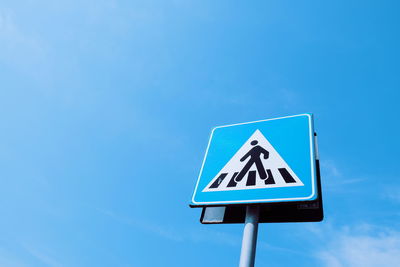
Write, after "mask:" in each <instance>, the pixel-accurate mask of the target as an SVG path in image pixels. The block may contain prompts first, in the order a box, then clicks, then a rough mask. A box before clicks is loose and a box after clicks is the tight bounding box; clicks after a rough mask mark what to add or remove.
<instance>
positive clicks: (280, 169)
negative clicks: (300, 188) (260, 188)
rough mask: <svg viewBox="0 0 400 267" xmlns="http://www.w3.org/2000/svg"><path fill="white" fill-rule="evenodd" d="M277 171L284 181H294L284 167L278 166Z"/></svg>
mask: <svg viewBox="0 0 400 267" xmlns="http://www.w3.org/2000/svg"><path fill="white" fill-rule="evenodd" d="M278 170H279V172H280V173H281V175H282V177H283V180H285V182H286V183H295V182H296V180H295V179H294V178H293V177H292V175H291V174H290V173H289V172H288V170H286V168H279V169H278Z"/></svg>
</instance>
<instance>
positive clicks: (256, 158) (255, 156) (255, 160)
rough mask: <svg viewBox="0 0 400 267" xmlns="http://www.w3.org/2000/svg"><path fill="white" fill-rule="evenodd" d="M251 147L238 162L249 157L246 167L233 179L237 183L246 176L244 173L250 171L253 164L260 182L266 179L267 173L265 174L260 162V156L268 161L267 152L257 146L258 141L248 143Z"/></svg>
mask: <svg viewBox="0 0 400 267" xmlns="http://www.w3.org/2000/svg"><path fill="white" fill-rule="evenodd" d="M250 144H251V145H252V146H253V147H252V148H251V149H250V151H249V152H247V153H246V154H245V155H244V156H243V157H242V158H241V159H240V161H242V162H243V161H245V160H246V159H247V158H248V157H250V159H249V161H248V162H247V163H246V165H245V166H244V167H243V169H242V170H241V171H240V173H239V174H238V175H237V176H236V177H235V182H236V183H238V182H240V181H241V180H242V179H243V177H244V176H245V175H246V173H247V172H248V171H249V170H250V168H251V166H253V164H255V165H256V168H257V171H258V175H259V176H260V178H261V179H262V180H264V179H266V178H267V173H266V172H265V169H264V166H263V164H262V162H261V154H263V155H264V159H268V157H269V152H268V151H267V150H265V149H264V148H263V147H261V146H259V145H257V144H258V141H257V140H253V141H251V143H250Z"/></svg>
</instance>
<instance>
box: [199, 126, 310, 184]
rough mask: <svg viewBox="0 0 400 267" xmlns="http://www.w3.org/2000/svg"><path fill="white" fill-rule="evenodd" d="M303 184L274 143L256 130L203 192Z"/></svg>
mask: <svg viewBox="0 0 400 267" xmlns="http://www.w3.org/2000/svg"><path fill="white" fill-rule="evenodd" d="M303 185H304V184H303V183H302V182H301V180H300V179H299V178H298V177H297V175H296V174H295V173H294V171H293V170H292V169H291V168H290V167H289V165H288V164H287V163H286V162H285V161H284V160H283V158H282V157H281V156H280V154H279V153H278V152H277V151H276V150H275V148H274V147H273V146H272V144H271V143H270V142H269V141H268V140H267V139H266V138H265V136H264V135H263V134H262V133H261V132H260V131H259V130H256V131H255V132H254V133H253V134H252V135H251V136H250V138H249V139H248V140H247V141H246V142H245V143H244V144H243V145H242V147H241V148H240V149H239V150H238V151H237V152H236V153H235V154H234V155H233V156H232V158H231V159H230V160H229V161H228V162H227V163H226V165H225V166H224V167H223V168H222V169H221V170H220V171H219V172H218V174H217V175H215V176H214V178H213V179H212V180H211V181H210V182H209V183H208V185H207V186H206V187H205V188H204V189H203V192H209V191H230V190H247V189H261V188H273V187H288V186H303Z"/></svg>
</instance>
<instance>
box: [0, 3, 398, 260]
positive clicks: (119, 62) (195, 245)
mask: <svg viewBox="0 0 400 267" xmlns="http://www.w3.org/2000/svg"><path fill="white" fill-rule="evenodd" d="M398 9H399V4H398V3H397V1H379V2H378V1H330V2H321V1H282V0H281V1H253V2H249V1H181V0H176V1H109V0H107V1H102V0H100V1H92V0H90V1H7V0H6V1H3V2H2V3H1V5H0V82H1V86H0V89H1V90H0V122H1V123H0V148H1V149H0V179H1V186H0V212H1V214H2V216H1V218H2V219H1V220H0V265H1V266H135V267H136V266H138V267H141V266H236V265H237V263H238V260H239V253H240V243H241V235H242V228H243V226H242V225H201V224H200V223H199V221H198V220H199V217H200V210H199V209H190V208H189V207H188V204H189V201H190V198H191V194H192V190H193V188H194V185H195V182H196V179H197V175H198V172H199V170H200V167H201V162H202V158H203V155H204V152H205V149H206V145H207V142H208V136H209V133H210V131H211V129H212V127H214V126H217V125H224V124H232V123H238V122H246V121H253V120H260V119H267V118H273V117H280V116H285V115H292V114H298V113H304V112H311V113H313V114H314V116H315V128H316V131H317V132H318V135H319V148H320V156H321V171H322V184H323V195H324V208H325V220H324V221H323V222H322V223H301V224H295V223H289V224H263V225H260V231H259V241H258V250H257V257H256V265H257V266H294V265H296V266H329V267H333V266H395V265H398V264H399V262H400V256H399V255H400V228H399V226H400V223H399V221H400V220H399V219H400V212H399V205H400V193H399V192H400V181H399V175H398V169H397V167H398V160H399V156H398V151H399V150H400V142H399V139H398V137H399V136H400V126H399V120H398V116H399V112H400V110H399V104H398V99H399V97H400V93H399V86H400V78H399V77H400V75H399V71H398V62H399V60H400V53H399V49H398V47H400V39H399V35H398V26H399V23H400V21H399V20H400V18H399V16H398V12H397V11H398Z"/></svg>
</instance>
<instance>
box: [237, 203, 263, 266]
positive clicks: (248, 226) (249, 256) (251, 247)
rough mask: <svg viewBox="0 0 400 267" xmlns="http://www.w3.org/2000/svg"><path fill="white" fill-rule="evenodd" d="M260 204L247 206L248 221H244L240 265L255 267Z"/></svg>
mask: <svg viewBox="0 0 400 267" xmlns="http://www.w3.org/2000/svg"><path fill="white" fill-rule="evenodd" d="M259 215H260V209H259V206H247V207H246V221H245V223H244V230H243V241H242V251H241V253H240V264H239V267H254V259H255V256H256V246H257V233H258V218H259Z"/></svg>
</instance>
